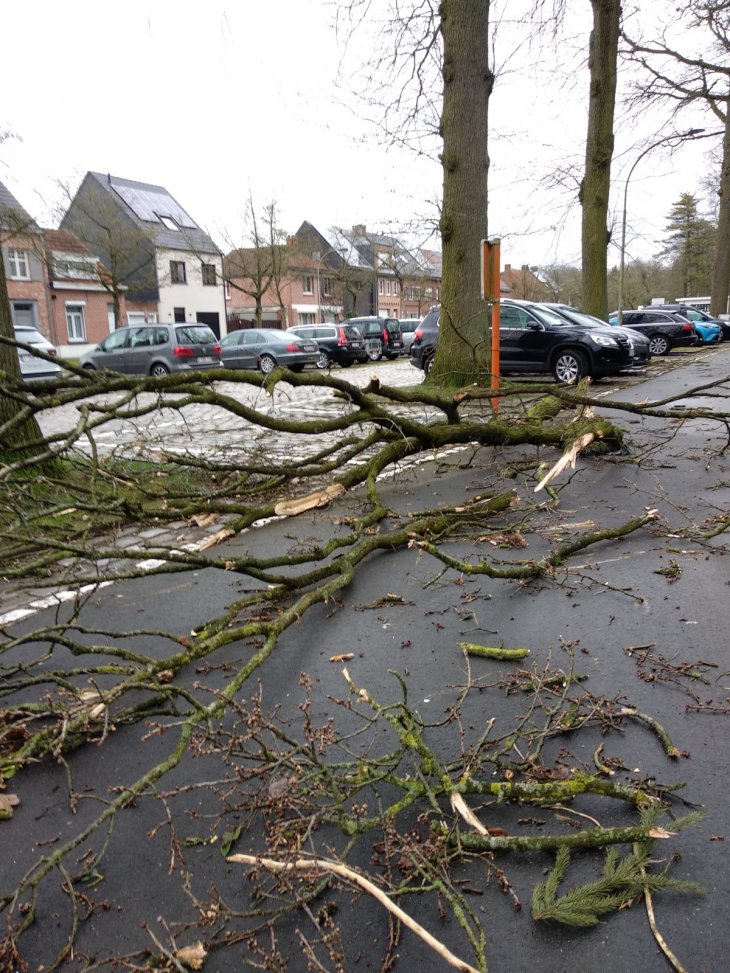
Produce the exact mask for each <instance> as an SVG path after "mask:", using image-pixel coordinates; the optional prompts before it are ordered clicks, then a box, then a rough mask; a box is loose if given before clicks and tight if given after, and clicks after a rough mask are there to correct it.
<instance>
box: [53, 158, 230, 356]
mask: <svg viewBox="0 0 730 973" xmlns="http://www.w3.org/2000/svg"><path fill="white" fill-rule="evenodd" d="M61 229H63V230H71V231H73V232H74V233H76V235H77V236H78V237H79V238H80V239H81V240H83V242H84V243H85V244H86V245H87V246H88V247H89V249H90V250H91V251H92V252H93V253H94V254H96V256H97V257H98V258H99V259H100V260H102V261H103V262H104V265H105V267H106V268H107V271H108V277H109V282H110V283H111V286H112V290H113V292H114V297H115V300H117V299H118V297H119V294H120V293H121V292H122V290H124V291H125V292H126V305H127V311H126V322H122V323H128V324H136V323H139V322H141V321H161V322H165V323H170V322H173V321H181V322H200V323H203V324H207V325H208V326H209V327H210V328H211V329H212V330H213V331H214V332H215V334H216V335H217V336H218V337H221V336H222V335H224V334H225V333H226V306H225V297H224V288H223V255H222V253H221V252H220V250H219V249H218V247H217V246H216V245H215V243H214V242H213V241H212V240H211V238H210V237H209V236H208V234H207V233H206V232H205V231H204V230H203V229H202V228H201V227H200V226H198V224H197V223H196V222H195V220H193V218H192V217H191V216H190V214H189V213H188V212H187V211H186V210H185V209H184V208H183V207H182V206H181V205H180V204H179V203H178V202H177V200H176V199H175V198H174V197H173V196H172V195H171V194H170V193H169V192H168V190H167V189H165V188H164V186H156V185H153V184H152V183H145V182H136V181H134V180H132V179H122V178H119V177H117V176H111V175H104V174H103V173H99V172H87V174H86V176H85V177H84V179H83V182H82V183H81V186H80V187H79V189H78V191H77V192H76V195H75V196H74V198H73V200H72V201H71V204H70V206H69V208H68V211H67V212H66V215H65V216H64V218H63V220H62V221H61Z"/></svg>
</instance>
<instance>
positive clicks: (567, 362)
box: [553, 350, 589, 385]
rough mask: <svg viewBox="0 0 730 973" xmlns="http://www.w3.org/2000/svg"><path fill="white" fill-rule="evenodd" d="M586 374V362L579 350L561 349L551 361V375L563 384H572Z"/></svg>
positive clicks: (587, 370) (587, 369) (587, 372)
mask: <svg viewBox="0 0 730 973" xmlns="http://www.w3.org/2000/svg"><path fill="white" fill-rule="evenodd" d="M588 374H589V368H588V362H587V361H586V358H585V356H584V355H582V354H581V352H579V351H572V350H568V351H561V352H560V354H559V355H558V356H557V358H556V359H555V361H554V362H553V375H554V376H555V379H556V381H558V382H561V383H563V384H564V385H570V384H573V385H574V384H575V383H576V382H577V381H579V380H580V379H581V378H583V377H584V376H585V375H588Z"/></svg>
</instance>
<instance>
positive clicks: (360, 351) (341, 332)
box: [287, 321, 368, 368]
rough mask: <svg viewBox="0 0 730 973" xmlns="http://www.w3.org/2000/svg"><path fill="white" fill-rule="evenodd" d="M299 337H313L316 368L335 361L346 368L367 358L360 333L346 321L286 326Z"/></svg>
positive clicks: (326, 366) (324, 366) (327, 365)
mask: <svg viewBox="0 0 730 973" xmlns="http://www.w3.org/2000/svg"><path fill="white" fill-rule="evenodd" d="M287 331H291V332H292V334H295V335H298V336H299V337H300V338H314V340H315V341H316V342H317V344H318V345H319V352H320V354H319V358H318V359H317V368H329V366H330V365H332V364H333V363H336V364H337V365H342V367H343V368H347V367H348V365H352V363H353V362H364V361H367V360H368V356H367V352H366V351H365V342H364V341H363V339H362V335H361V334H360V332H359V331H358V330H357V328H353V326H352V325H351V324H350V322H349V321H348V322H347V323H346V324H297V325H296V326H295V327H293V328H287Z"/></svg>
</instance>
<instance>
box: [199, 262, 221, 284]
mask: <svg viewBox="0 0 730 973" xmlns="http://www.w3.org/2000/svg"><path fill="white" fill-rule="evenodd" d="M200 268H201V272H202V274H203V283H204V284H205V285H206V286H207V287H215V286H216V285H217V284H218V275H217V274H216V271H215V264H201V265H200Z"/></svg>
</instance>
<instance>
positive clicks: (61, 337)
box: [0, 183, 125, 358]
mask: <svg viewBox="0 0 730 973" xmlns="http://www.w3.org/2000/svg"><path fill="white" fill-rule="evenodd" d="M0 242H1V243H2V256H3V262H4V264H5V275H6V278H7V285H8V297H9V300H10V314H11V318H12V320H13V324H28V325H31V327H34V328H37V329H38V331H40V332H41V333H42V334H43V335H45V337H46V338H48V339H49V341H51V342H52V343H53V344H54V345H55V346H56V347H57V349H58V352H59V354H60V355H61V356H63V357H67V358H68V357H77V356H78V355H80V354H82V353H83V351H85V350H86V349H87V348H89V347H91V346H92V345H94V344H97V343H98V342H99V341H101V340H102V339H103V338H104V337H105V336H106V335H107V334H109V331H110V328H112V329H113V323H114V318H113V305H112V304H111V303H110V295H109V292H108V290H107V289H106V287H105V286H104V284H103V283H102V277H103V268H102V266H101V265H100V263H99V262H98V261H97V259H96V257H95V256H94V255H93V254H92V253H91V251H90V250H89V249H88V248H87V247H85V246H84V244H83V243H82V242H81V241H80V240H79V239H78V238H77V237H75V236H74V235H73V234H72V233H70V232H68V231H64V230H44V229H41V228H40V227H39V226H38V224H37V223H36V222H35V220H34V219H33V218H32V217H31V216H30V214H29V213H28V212H27V211H26V210H25V209H24V208H23V207H22V206H21V205H20V203H19V202H18V201H17V199H15V197H14V196H13V195H12V194H11V193H10V192H9V190H8V189H7V188H6V187H5V186H3V185H2V184H1V183H0ZM121 301H122V308H123V309H125V301H124V295H122V298H121Z"/></svg>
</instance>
